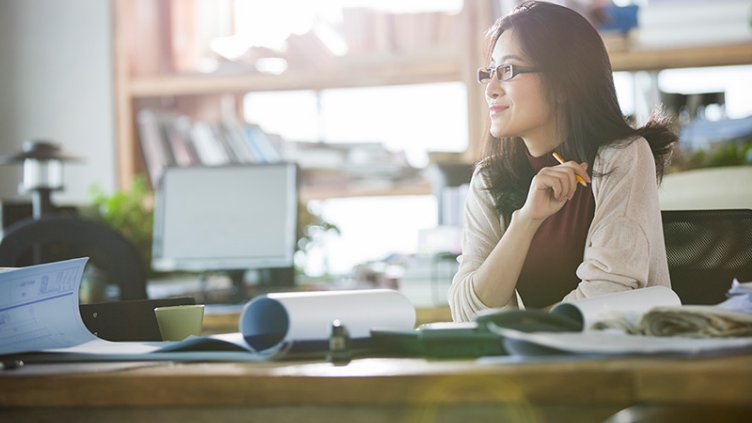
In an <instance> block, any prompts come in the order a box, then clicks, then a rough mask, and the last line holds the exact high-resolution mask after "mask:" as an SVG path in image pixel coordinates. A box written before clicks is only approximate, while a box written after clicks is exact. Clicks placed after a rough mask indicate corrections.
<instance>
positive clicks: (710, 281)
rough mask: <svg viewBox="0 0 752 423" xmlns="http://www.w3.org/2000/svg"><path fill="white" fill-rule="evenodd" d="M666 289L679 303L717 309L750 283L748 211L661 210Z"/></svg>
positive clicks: (751, 259) (750, 214)
mask: <svg viewBox="0 0 752 423" xmlns="http://www.w3.org/2000/svg"><path fill="white" fill-rule="evenodd" d="M661 215H662V218H663V233H664V237H665V241H666V255H667V257H668V269H669V273H670V276H671V287H672V289H673V290H674V291H675V292H676V293H677V295H679V298H680V299H681V301H682V304H706V305H712V304H718V303H720V302H722V301H724V300H725V299H726V292H727V291H728V289H729V288H730V287H731V281H732V280H733V279H734V278H737V279H739V281H740V282H745V281H752V210H749V209H727V210H663V211H662V212H661Z"/></svg>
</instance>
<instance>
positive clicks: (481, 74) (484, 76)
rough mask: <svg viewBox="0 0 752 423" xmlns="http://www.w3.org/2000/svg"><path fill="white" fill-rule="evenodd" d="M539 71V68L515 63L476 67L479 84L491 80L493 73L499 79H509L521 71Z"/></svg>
mask: <svg viewBox="0 0 752 423" xmlns="http://www.w3.org/2000/svg"><path fill="white" fill-rule="evenodd" d="M535 72H540V69H538V68H533V67H530V66H515V65H499V66H496V67H495V68H480V69H478V82H479V83H481V84H488V83H489V82H491V78H493V76H494V74H496V78H497V79H498V80H499V81H509V80H510V79H512V78H514V77H515V76H517V75H518V74H521V73H535Z"/></svg>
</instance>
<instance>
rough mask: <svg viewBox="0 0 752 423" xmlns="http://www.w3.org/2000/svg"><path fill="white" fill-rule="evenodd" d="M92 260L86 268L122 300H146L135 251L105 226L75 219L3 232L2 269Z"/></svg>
mask: <svg viewBox="0 0 752 423" xmlns="http://www.w3.org/2000/svg"><path fill="white" fill-rule="evenodd" d="M76 257H90V259H89V263H88V264H87V268H89V267H93V268H94V269H96V270H98V271H100V272H101V273H102V274H103V276H104V280H105V282H106V283H107V284H108V285H116V286H117V287H118V288H119V299H121V300H136V299H145V298H146V269H145V268H144V266H143V264H142V260H141V258H140V257H139V255H138V253H137V251H136V249H135V247H134V246H133V245H132V244H131V243H130V242H129V241H128V240H127V239H125V238H124V237H123V236H122V235H121V234H120V233H119V232H117V231H115V230H114V229H112V228H110V227H109V226H106V225H104V224H102V223H99V222H95V221H91V220H85V219H81V218H78V217H74V216H64V215H54V214H52V215H45V216H42V217H41V218H39V219H33V218H28V219H24V220H22V221H19V222H16V223H14V224H13V225H11V226H9V227H8V228H6V229H5V230H4V234H3V237H2V240H0V266H9V267H14V266H26V265H30V264H35V263H45V262H50V261H57V260H65V259H70V258H76Z"/></svg>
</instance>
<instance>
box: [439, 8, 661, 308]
mask: <svg viewBox="0 0 752 423" xmlns="http://www.w3.org/2000/svg"><path fill="white" fill-rule="evenodd" d="M488 36H489V41H490V46H491V47H492V49H491V52H490V56H489V62H490V65H489V67H487V68H481V69H479V71H478V79H479V81H480V82H481V83H485V84H486V90H485V94H486V100H487V103H488V105H489V114H490V123H491V126H490V131H489V132H490V134H489V139H488V143H487V151H486V154H485V158H484V159H483V160H482V161H481V162H480V163H479V164H478V166H477V167H476V171H475V173H474V175H473V178H472V182H471V184H470V190H469V193H468V197H467V200H466V204H465V229H464V239H463V254H462V255H461V256H460V258H459V262H460V266H459V271H458V273H457V274H456V275H455V277H454V280H453V281H452V286H451V288H450V290H449V303H450V306H451V309H452V316H453V318H454V320H455V321H466V320H471V319H472V318H473V317H474V316H475V315H476V314H477V313H478V312H480V311H482V310H484V309H487V308H522V307H528V308H543V307H547V306H550V305H552V304H555V303H557V302H559V301H562V300H577V299H582V298H589V297H594V296H598V295H602V294H607V293H612V292H619V291H626V290H630V289H637V288H643V287H645V286H650V285H665V286H669V285H670V283H669V275H668V265H667V263H666V252H665V246H664V241H663V230H662V225H661V215H660V208H659V205H658V193H657V185H658V180H660V177H661V175H662V172H663V168H664V164H665V163H664V162H665V160H666V159H667V158H668V156H669V153H670V151H671V147H672V144H673V143H674V142H675V141H676V136H675V135H674V134H673V133H671V131H670V130H669V129H668V127H667V122H665V120H664V119H662V118H661V117H660V116H657V115H654V116H653V117H652V118H651V121H650V122H649V123H648V124H647V125H645V126H644V127H642V128H639V129H635V128H632V127H631V126H629V125H628V124H627V123H626V121H625V119H624V118H623V116H622V114H621V110H620V108H619V104H618V102H617V99H616V90H615V88H614V83H613V76H612V73H611V64H610V62H609V59H608V55H607V53H606V49H605V47H604V45H603V42H602V40H601V38H600V36H599V35H598V33H597V31H596V30H595V29H594V28H593V27H592V25H590V23H589V22H588V21H587V20H586V19H585V18H583V17H582V16H581V15H579V14H578V13H576V12H574V11H572V10H570V9H567V8H565V7H561V6H557V5H554V4H551V3H544V2H540V3H539V2H527V3H524V4H522V5H520V6H519V7H517V8H516V9H515V10H514V11H512V12H511V13H510V14H509V15H507V16H505V17H503V18H501V19H500V20H498V21H497V22H496V24H494V26H493V27H492V28H491V29H490V30H489V32H488ZM553 153H557V154H558V155H559V157H564V158H565V159H566V160H569V161H565V162H564V163H561V164H560V163H559V162H558V161H557V159H556V158H555V157H554V154H553Z"/></svg>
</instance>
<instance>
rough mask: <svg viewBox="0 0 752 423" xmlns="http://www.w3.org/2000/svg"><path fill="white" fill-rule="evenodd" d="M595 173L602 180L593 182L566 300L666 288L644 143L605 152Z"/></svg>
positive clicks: (655, 196) (659, 228) (655, 200)
mask: <svg viewBox="0 0 752 423" xmlns="http://www.w3.org/2000/svg"><path fill="white" fill-rule="evenodd" d="M594 170H595V172H596V173H601V174H603V176H597V175H596V177H594V178H593V195H594V197H595V215H594V217H593V221H592V223H591V225H590V230H589V232H588V236H587V240H586V243H585V251H584V254H583V262H582V264H580V266H579V267H578V268H577V276H578V277H579V278H580V280H581V282H580V283H579V284H578V286H577V288H576V289H574V290H573V291H571V292H570V293H569V294H567V296H566V297H564V301H572V300H579V299H584V298H590V297H595V296H599V295H603V294H608V293H613V292H619V291H626V290H630V289H636V288H643V287H645V286H648V285H653V284H660V285H669V283H668V269H667V264H666V259H665V254H666V253H665V245H664V243H663V227H662V224H661V214H660V206H659V202H658V184H657V180H656V171H655V161H654V158H653V154H652V152H651V150H650V146H649V145H648V143H647V141H646V140H645V139H644V138H636V139H634V140H632V141H630V142H628V144H624V145H617V146H613V147H611V146H609V147H606V148H604V149H603V150H602V151H601V152H600V153H599V157H598V159H596V165H595V167H594ZM661 261H662V262H663V263H661ZM656 268H657V269H658V270H657V271H656ZM664 269H665V271H664ZM651 278H652V280H651Z"/></svg>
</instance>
